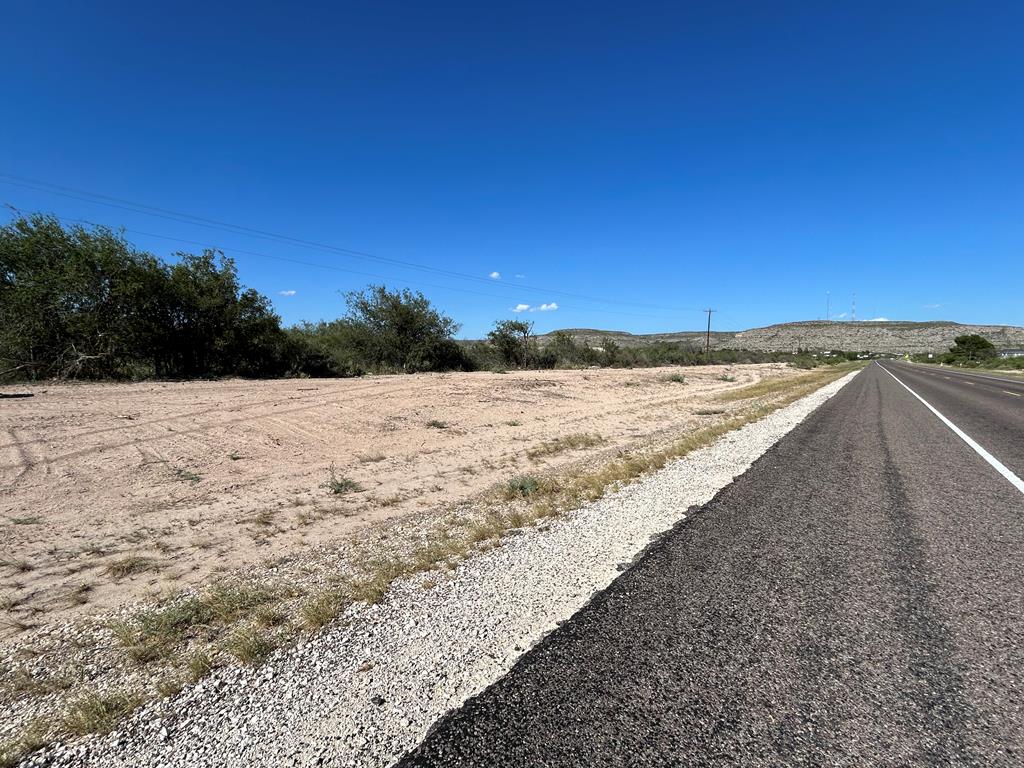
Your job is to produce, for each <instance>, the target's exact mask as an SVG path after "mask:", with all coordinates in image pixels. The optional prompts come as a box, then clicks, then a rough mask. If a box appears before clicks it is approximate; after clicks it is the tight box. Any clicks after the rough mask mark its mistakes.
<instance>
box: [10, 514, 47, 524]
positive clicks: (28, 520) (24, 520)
mask: <svg viewBox="0 0 1024 768" xmlns="http://www.w3.org/2000/svg"><path fill="white" fill-rule="evenodd" d="M11 522H12V523H13V524H14V525H39V523H41V522H43V518H42V517H40V516H39V515H29V516H28V517H12V518H11Z"/></svg>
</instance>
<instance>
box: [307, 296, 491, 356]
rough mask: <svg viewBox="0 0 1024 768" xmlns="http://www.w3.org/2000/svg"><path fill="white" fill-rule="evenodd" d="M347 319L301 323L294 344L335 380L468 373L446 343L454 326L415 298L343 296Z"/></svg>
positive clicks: (422, 298) (456, 347)
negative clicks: (313, 355)
mask: <svg viewBox="0 0 1024 768" xmlns="http://www.w3.org/2000/svg"><path fill="white" fill-rule="evenodd" d="M346 303H347V304H348V313H347V314H346V315H345V317H342V318H339V319H338V320H333V321H331V322H320V323H306V324H304V325H302V326H300V327H299V328H296V329H293V331H292V333H293V334H294V335H295V337H296V338H298V339H301V340H302V341H303V342H304V343H305V344H306V346H307V347H308V348H309V349H310V350H312V351H313V352H315V353H316V354H318V355H321V356H322V357H323V359H324V360H325V361H326V362H327V363H328V365H329V367H330V368H331V370H332V371H333V372H334V373H335V374H338V375H359V374H362V373H367V372H371V371H372V372H375V373H415V372H418V371H447V370H458V369H468V368H471V367H472V363H471V361H470V360H469V359H468V358H467V357H466V355H465V353H464V352H463V350H462V348H461V347H460V346H459V345H458V344H457V343H456V342H455V341H454V339H453V338H452V337H453V336H454V335H455V333H456V332H457V331H458V329H459V326H458V324H457V323H456V322H455V321H454V320H452V319H451V318H450V317H447V316H446V315H443V314H441V313H440V312H438V311H437V310H436V309H434V308H433V307H432V306H431V304H430V302H429V301H428V300H427V298H426V297H425V296H424V295H423V294H422V293H419V292H415V293H414V292H412V291H408V290H403V291H389V290H388V289H387V288H386V287H385V286H383V285H371V286H370V287H369V288H367V289H366V290H364V291H355V292H352V293H349V294H348V295H347V296H346Z"/></svg>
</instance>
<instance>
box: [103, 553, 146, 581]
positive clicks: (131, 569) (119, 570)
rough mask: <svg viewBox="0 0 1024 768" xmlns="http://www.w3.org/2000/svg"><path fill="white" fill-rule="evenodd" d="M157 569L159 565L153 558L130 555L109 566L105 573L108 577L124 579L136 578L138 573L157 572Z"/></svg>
mask: <svg viewBox="0 0 1024 768" xmlns="http://www.w3.org/2000/svg"><path fill="white" fill-rule="evenodd" d="M157 567H158V564H157V563H156V561H155V560H153V559H151V558H148V557H142V556H141V555H128V556H127V557H122V558H121V559H120V560H115V561H114V562H112V563H110V564H108V565H107V567H106V569H104V573H106V574H107V575H108V576H113V577H114V578H115V579H123V578H125V577H126V576H134V575H135V574H137V573H143V572H145V571H152V570H155V569H156V568H157Z"/></svg>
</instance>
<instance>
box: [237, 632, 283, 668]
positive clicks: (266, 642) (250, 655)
mask: <svg viewBox="0 0 1024 768" xmlns="http://www.w3.org/2000/svg"><path fill="white" fill-rule="evenodd" d="M276 647H277V644H276V643H274V641H273V640H272V639H271V638H270V637H269V636H267V635H266V634H265V633H263V632H260V631H259V630H258V629H256V628H255V627H243V628H241V629H236V630H235V631H234V632H232V633H231V635H229V636H228V639H227V640H226V641H225V643H224V650H226V651H227V652H228V653H230V654H231V655H232V656H234V657H235V658H236V659H238V660H239V661H240V662H242V663H243V664H258V663H259V662H261V661H263V659H265V658H266V657H267V656H269V655H270V653H271V652H272V651H273V650H274V649H275V648H276Z"/></svg>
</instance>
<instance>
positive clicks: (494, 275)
mask: <svg viewBox="0 0 1024 768" xmlns="http://www.w3.org/2000/svg"><path fill="white" fill-rule="evenodd" d="M488 277H490V278H491V280H501V272H491V274H490V275H488Z"/></svg>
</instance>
